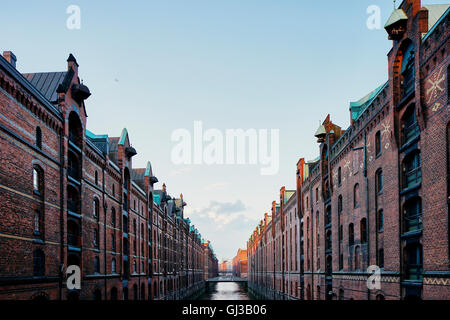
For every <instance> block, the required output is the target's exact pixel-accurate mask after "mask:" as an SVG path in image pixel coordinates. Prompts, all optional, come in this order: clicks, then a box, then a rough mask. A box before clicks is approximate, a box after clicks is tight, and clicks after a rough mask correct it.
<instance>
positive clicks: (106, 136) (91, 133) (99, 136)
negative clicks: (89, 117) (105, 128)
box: [86, 130, 108, 139]
mask: <svg viewBox="0 0 450 320" xmlns="http://www.w3.org/2000/svg"><path fill="white" fill-rule="evenodd" d="M86 135H87V136H88V137H89V138H91V139H107V138H108V135H107V134H100V135H97V134H95V133H93V132H91V131H89V130H86Z"/></svg>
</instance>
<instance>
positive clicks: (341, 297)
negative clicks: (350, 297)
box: [338, 289, 344, 300]
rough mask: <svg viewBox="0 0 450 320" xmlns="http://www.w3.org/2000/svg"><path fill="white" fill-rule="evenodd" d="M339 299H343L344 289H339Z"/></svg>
mask: <svg viewBox="0 0 450 320" xmlns="http://www.w3.org/2000/svg"><path fill="white" fill-rule="evenodd" d="M338 299H339V300H344V289H339V297H338Z"/></svg>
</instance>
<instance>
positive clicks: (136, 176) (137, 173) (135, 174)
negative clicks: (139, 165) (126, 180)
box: [131, 169, 145, 190]
mask: <svg viewBox="0 0 450 320" xmlns="http://www.w3.org/2000/svg"><path fill="white" fill-rule="evenodd" d="M144 178H145V169H132V170H131V180H133V181H134V182H135V183H136V184H137V185H138V186H139V187H140V188H141V189H142V190H144V189H145V180H144Z"/></svg>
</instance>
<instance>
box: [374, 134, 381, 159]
mask: <svg viewBox="0 0 450 320" xmlns="http://www.w3.org/2000/svg"><path fill="white" fill-rule="evenodd" d="M380 154H381V132H380V131H377V133H375V155H376V156H379V155H380Z"/></svg>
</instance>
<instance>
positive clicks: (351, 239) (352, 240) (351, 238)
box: [348, 223, 355, 246]
mask: <svg viewBox="0 0 450 320" xmlns="http://www.w3.org/2000/svg"><path fill="white" fill-rule="evenodd" d="M354 244H355V230H354V227H353V223H350V225H349V226H348V245H349V246H352V245H354Z"/></svg>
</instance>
